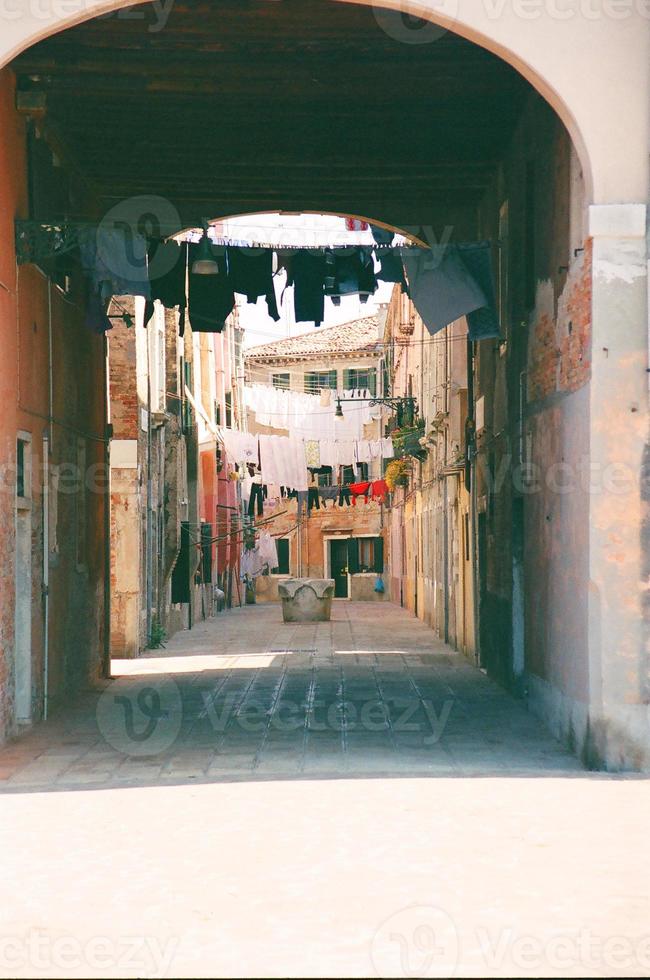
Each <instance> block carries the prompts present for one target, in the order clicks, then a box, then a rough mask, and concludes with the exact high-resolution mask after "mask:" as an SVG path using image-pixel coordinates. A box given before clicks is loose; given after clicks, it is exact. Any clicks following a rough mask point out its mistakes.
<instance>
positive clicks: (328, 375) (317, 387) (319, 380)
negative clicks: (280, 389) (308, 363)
mask: <svg viewBox="0 0 650 980" xmlns="http://www.w3.org/2000/svg"><path fill="white" fill-rule="evenodd" d="M337 383H338V382H337V379H336V371H305V391H306V392H308V393H309V394H312V395H313V394H317V393H318V392H319V391H322V390H323V388H333V389H334V390H336V385H337Z"/></svg>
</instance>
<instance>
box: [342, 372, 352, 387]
mask: <svg viewBox="0 0 650 980" xmlns="http://www.w3.org/2000/svg"><path fill="white" fill-rule="evenodd" d="M351 387H352V385H351V384H350V368H343V390H344V391H348V390H349V389H350V388H351Z"/></svg>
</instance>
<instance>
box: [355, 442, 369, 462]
mask: <svg viewBox="0 0 650 980" xmlns="http://www.w3.org/2000/svg"><path fill="white" fill-rule="evenodd" d="M372 458H373V457H372V451H371V449H370V443H369V442H368V440H367V439H359V440H358V441H357V444H356V454H355V462H357V463H369V462H370V461H371V460H372Z"/></svg>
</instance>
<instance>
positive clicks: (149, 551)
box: [145, 332, 153, 646]
mask: <svg viewBox="0 0 650 980" xmlns="http://www.w3.org/2000/svg"><path fill="white" fill-rule="evenodd" d="M151 336H152V334H150V333H148V332H147V333H146V344H147V518H146V530H145V536H146V547H145V575H146V589H145V594H146V601H147V618H146V624H147V626H146V628H147V636H146V640H145V643H146V646H149V638H150V636H151V603H152V602H153V594H152V589H153V582H152V572H153V548H152V544H153V542H152V533H151V508H152V504H153V488H152V485H151V343H150V341H151Z"/></svg>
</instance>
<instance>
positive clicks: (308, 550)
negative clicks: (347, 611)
mask: <svg viewBox="0 0 650 980" xmlns="http://www.w3.org/2000/svg"><path fill="white" fill-rule="evenodd" d="M385 320H386V311H385V310H381V311H380V312H379V314H377V315H375V316H368V317H363V318H361V319H358V320H353V321H351V322H350V323H344V324H340V325H338V326H334V327H325V328H323V329H319V330H314V331H311V332H310V333H305V334H301V335H300V336H297V337H291V338H288V339H286V340H279V341H275V342H273V343H269V344H262V345H260V346H258V347H253V348H251V349H249V350H248V351H247V352H246V353H245V357H244V363H245V371H246V381H247V383H256V384H264V385H269V386H273V387H276V388H284V389H287V390H290V391H297V392H307V393H310V394H318V393H319V392H321V391H326V390H328V389H329V390H331V392H332V396H331V397H335V396H336V394H337V393H338V394H339V395H340V394H342V392H344V391H346V390H351V389H366V390H367V391H368V392H369V394H370V396H376V395H377V396H378V395H381V394H382V392H383V375H382V363H383V362H382V354H383V334H384V324H385ZM345 409H346V403H345V402H343V403H342V411H343V412H345ZM248 429H249V431H250V432H253V433H266V434H277V435H287V434H290V433H288V431H287V430H284V429H280V428H275V427H273V426H265V425H259V424H258V423H257V421H256V418H255V414H254V413H252V412H250V411H249V413H248ZM382 429H383V419H378V420H376V421H373V422H371V423H370V424H369V425H367V426H365V430H364V436H365V438H367V439H372V440H376V439H379V438H380V436H381V435H382ZM328 469H330V472H328V471H327V470H328ZM382 475H383V464H382V461H381V460H380V459H376V460H372V461H371V462H369V463H363V464H356V465H350V466H342V467H340V468H338V471H337V472H332V471H331V468H321V470H320V471H319V472H317V473H314V474H313V479H314V480H315V481H317V482H318V483H319V484H320V485H321V486H322V487H331V486H332V485H349V484H351V483H356V482H359V481H372V480H378V479H381V477H382ZM265 516H271V517H274V519H273V520H272V521H271V522H270V523H269V524H268V525H267V526H266V529H267V530H269V531H270V533H271V534H272V535H274V536H277V537H276V541H277V544H278V563H279V564H278V567H277V569H275V570H272V571H271V572H270V574H269V575H262V576H260V577H258V578H257V579H256V593H257V600H258V601H262V602H266V601H273V600H276V599H277V598H278V591H277V585H278V582H279V581H280V580H281V579H282V578H287V577H288V576H302V577H306V578H333V579H334V581H335V595H336V597H337V598H341V599H364V600H366V599H367V600H375V599H383V598H386V597H387V596H388V587H386V592H380V591H376V590H375V585H376V582H377V577H378V575H383V572H384V534H385V508H384V506H383V505H382V504H380V503H378V502H374V501H372V500H368V501H367V502H365V501H359V502H357V504H356V506H350V505H348V504H347V503H345V502H343V503H342V505H341V506H339V504H338V500H333V501H330V500H328V501H321V506H320V508H316V507H312V508H311V509H309V508H308V507H307V506H305V507H304V508H302V510H301V511H300V510H299V508H298V505H297V502H296V501H295V500H284V499H283V500H282V501H281V503H280V504H279V505H278V506H277V507H276V508H275V511H269V512H268V513H267V512H266V511H265Z"/></svg>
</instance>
